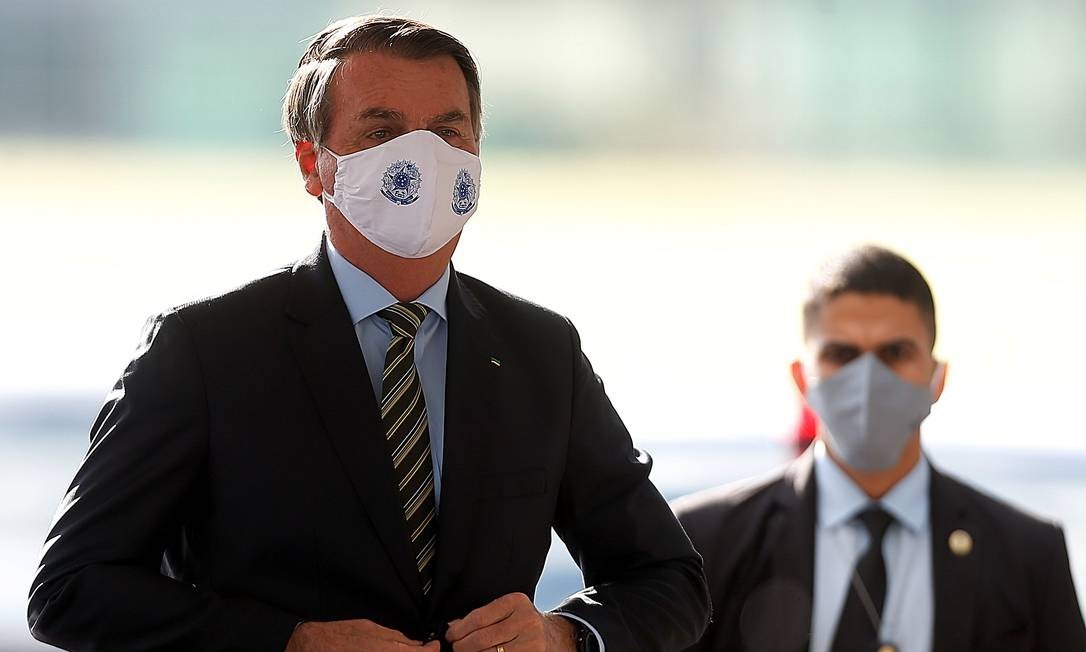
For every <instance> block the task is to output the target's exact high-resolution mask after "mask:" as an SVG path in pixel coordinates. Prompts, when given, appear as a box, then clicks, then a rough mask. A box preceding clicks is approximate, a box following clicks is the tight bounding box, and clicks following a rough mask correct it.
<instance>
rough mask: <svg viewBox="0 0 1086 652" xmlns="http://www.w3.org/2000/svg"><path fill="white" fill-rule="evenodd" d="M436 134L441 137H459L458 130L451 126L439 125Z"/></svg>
mask: <svg viewBox="0 0 1086 652" xmlns="http://www.w3.org/2000/svg"><path fill="white" fill-rule="evenodd" d="M437 135H438V136H441V137H442V138H459V137H460V132H459V131H457V130H456V129H453V128H452V127H441V128H440V129H438V130H437Z"/></svg>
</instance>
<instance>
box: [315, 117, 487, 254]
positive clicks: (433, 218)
mask: <svg viewBox="0 0 1086 652" xmlns="http://www.w3.org/2000/svg"><path fill="white" fill-rule="evenodd" d="M325 151H326V152H328V153H329V154H330V155H331V156H332V158H334V159H335V160H336V177H335V189H334V194H332V195H329V194H328V193H327V192H326V193H324V199H325V201H330V202H332V204H333V205H334V206H335V207H336V208H338V209H339V212H341V213H343V216H344V217H346V218H347V221H348V222H350V223H351V225H352V226H354V228H356V229H358V232H359V233H361V234H362V235H363V236H365V237H366V239H367V240H369V241H370V242H372V243H373V244H375V245H377V246H378V247H380V248H382V249H384V250H385V251H387V252H389V253H391V254H395V255H397V256H400V257H402V258H425V257H426V256H429V255H430V254H433V253H434V252H435V251H437V250H438V249H440V248H442V247H443V246H445V245H446V244H448V242H449V241H450V240H452V239H453V237H455V236H456V234H457V233H460V231H461V229H463V228H464V224H465V223H467V221H468V218H470V217H471V216H472V214H473V213H475V208H476V206H477V205H478V203H479V181H480V176H481V174H482V164H481V163H480V161H479V157H478V156H475V155H474V154H471V153H469V152H465V151H464V150H462V149H458V148H456V147H453V146H452V145H450V144H448V143H446V142H445V141H444V140H442V139H441V138H440V137H439V136H437V135H436V134H434V133H433V132H431V131H426V130H419V131H412V132H410V133H407V134H404V135H403V136H399V137H397V138H393V139H392V140H390V141H388V142H386V143H381V144H380V145H378V146H377V147H371V148H370V149H364V150H362V151H360V152H355V153H354V154H347V155H345V156H338V155H336V154H335V153H333V152H332V151H331V150H329V149H328V148H325Z"/></svg>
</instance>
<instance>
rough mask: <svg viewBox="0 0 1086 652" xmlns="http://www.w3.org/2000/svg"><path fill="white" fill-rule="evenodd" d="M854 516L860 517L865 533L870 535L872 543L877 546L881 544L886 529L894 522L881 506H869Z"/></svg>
mask: <svg viewBox="0 0 1086 652" xmlns="http://www.w3.org/2000/svg"><path fill="white" fill-rule="evenodd" d="M856 518H858V519H860V522H861V523H863V524H864V527H866V528H867V533H868V534H870V535H871V541H872V544H873V545H879V546H881V545H882V540H883V538H884V537H885V536H886V530H888V529H889V528H890V525H891V524H892V523H893V522H894V517H893V516H891V515H890V514H889V513H888V512H887V511H886V510H884V509H882V508H881V507H869V508H867V509H865V510H864V511H863V512H861V513H860V515H859V516H857V517H856Z"/></svg>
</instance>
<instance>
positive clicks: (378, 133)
mask: <svg viewBox="0 0 1086 652" xmlns="http://www.w3.org/2000/svg"><path fill="white" fill-rule="evenodd" d="M391 135H392V132H390V131H389V130H388V129H376V130H374V131H371V132H370V133H369V134H368V135H367V136H366V137H367V138H372V139H374V140H387V139H388V137H389V136H391Z"/></svg>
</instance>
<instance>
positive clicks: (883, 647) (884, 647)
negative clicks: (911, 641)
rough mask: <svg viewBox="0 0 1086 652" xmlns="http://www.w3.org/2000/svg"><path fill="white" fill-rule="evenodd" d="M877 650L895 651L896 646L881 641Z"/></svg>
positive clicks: (880, 651)
mask: <svg viewBox="0 0 1086 652" xmlns="http://www.w3.org/2000/svg"><path fill="white" fill-rule="evenodd" d="M879 652H897V646H896V645H890V644H888V643H883V644H882V645H880V646H879Z"/></svg>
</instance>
